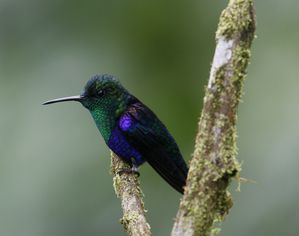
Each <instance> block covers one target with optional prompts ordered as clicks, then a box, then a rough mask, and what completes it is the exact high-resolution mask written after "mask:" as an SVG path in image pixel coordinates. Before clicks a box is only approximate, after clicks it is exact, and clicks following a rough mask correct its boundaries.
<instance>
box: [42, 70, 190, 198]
mask: <svg viewBox="0 0 299 236" xmlns="http://www.w3.org/2000/svg"><path fill="white" fill-rule="evenodd" d="M66 101H77V102H80V103H81V104H82V105H83V106H84V107H85V108H87V109H88V110H89V112H90V113H91V116H92V117H93V119H94V121H95V124H96V126H97V128H98V129H99V131H100V133H101V135H102V136H103V138H104V140H105V143H106V144H107V146H108V147H109V148H110V149H111V150H112V151H113V152H114V153H115V154H116V155H118V156H119V157H120V158H121V159H122V160H123V161H125V162H126V163H128V164H129V165H130V167H131V169H130V170H129V171H132V172H137V173H138V175H139V172H138V167H139V166H140V165H142V164H143V163H144V162H148V163H149V164H150V166H151V167H152V168H153V169H154V170H155V171H156V172H157V173H158V174H159V175H160V176H161V177H162V178H163V179H164V180H165V181H166V182H167V183H168V184H170V185H171V186H172V187H173V188H174V189H176V190H177V191H178V192H180V193H183V192H184V186H185V183H186V178H187V174H188V167H187V165H186V162H185V161H184V159H183V157H182V154H181V152H180V150H179V147H178V145H177V143H176V141H175V140H174V138H173V137H172V135H171V134H170V133H169V131H168V130H167V128H166V126H165V125H164V124H163V123H162V122H161V121H160V120H159V118H158V117H157V116H156V115H155V113H154V112H153V111H152V110H151V109H150V108H148V107H147V106H146V105H145V104H143V103H142V102H141V101H140V100H138V99H137V98H136V97H135V96H133V95H132V94H131V93H130V92H128V90H126V89H125V88H124V87H123V86H122V85H121V83H120V82H119V81H118V80H117V79H116V78H115V77H113V76H111V75H107V74H103V75H94V76H92V77H91V79H90V80H89V81H88V82H87V83H86V85H85V87H84V89H83V92H82V93H81V94H80V95H78V96H70V97H63V98H58V99H53V100H49V101H47V102H45V103H43V105H47V104H52V103H58V102H66ZM124 171H127V170H124Z"/></svg>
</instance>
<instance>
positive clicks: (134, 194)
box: [111, 152, 151, 236]
mask: <svg viewBox="0 0 299 236" xmlns="http://www.w3.org/2000/svg"><path fill="white" fill-rule="evenodd" d="M126 168H130V166H129V165H128V164H126V163H125V162H123V161H122V160H121V159H120V158H119V157H118V156H116V155H115V154H114V153H112V152H111V172H112V174H113V186H114V189H115V193H116V195H117V197H118V198H120V200H121V207H122V210H123V217H122V219H121V223H122V224H123V225H124V228H125V230H126V231H127V233H128V235H130V236H150V235H151V231H150V225H149V224H148V223H147V221H146V218H145V209H144V203H143V200H142V192H141V189H140V187H139V180H138V177H137V176H136V175H135V174H132V173H122V174H121V175H120V174H118V173H119V171H121V170H123V169H126Z"/></svg>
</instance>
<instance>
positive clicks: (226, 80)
mask: <svg viewBox="0 0 299 236" xmlns="http://www.w3.org/2000/svg"><path fill="white" fill-rule="evenodd" d="M254 32H255V15H254V8H253V0H230V1H229V4H228V6H227V8H226V9H225V10H224V11H223V12H222V14H221V16H220V20H219V25H218V29H217V32H216V44H217V45H216V49H215V54H214V59H213V63H212V67H211V71H210V77H209V82H208V86H207V88H206V94H205V97H204V104H203V110H202V114H201V117H200V121H199V124H198V134H197V137H196V142H195V150H194V153H193V158H192V160H191V163H190V170H189V174H188V178H187V184H186V187H185V193H184V196H183V198H182V200H181V203H180V207H179V210H178V213H177V216H176V220H175V224H174V227H173V230H172V236H190V235H200V236H206V235H211V234H213V233H215V230H216V229H213V224H214V223H215V222H219V221H222V220H223V219H224V217H225V216H226V215H227V214H228V211H229V209H230V208H231V207H232V199H231V196H230V193H229V192H228V190H227V187H228V185H229V182H230V179H231V178H232V177H235V176H237V175H238V173H239V171H240V169H241V168H240V165H239V163H238V161H237V159H236V154H237V147H236V137H237V133H236V120H237V106H238V103H239V101H240V98H241V95H242V87H243V83H244V78H245V76H246V68H247V66H248V63H249V58H250V47H251V43H252V41H253V39H254Z"/></svg>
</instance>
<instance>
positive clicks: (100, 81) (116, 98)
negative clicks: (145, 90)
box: [44, 74, 129, 112]
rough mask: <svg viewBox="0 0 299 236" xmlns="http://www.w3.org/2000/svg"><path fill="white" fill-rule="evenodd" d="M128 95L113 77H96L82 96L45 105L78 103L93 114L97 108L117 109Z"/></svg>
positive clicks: (66, 98) (88, 84)
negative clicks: (67, 102) (68, 102)
mask: <svg viewBox="0 0 299 236" xmlns="http://www.w3.org/2000/svg"><path fill="white" fill-rule="evenodd" d="M128 95H129V94H128V92H127V90H126V89H125V88H124V87H123V86H122V85H121V84H120V83H119V81H118V80H116V79H115V78H114V77H113V76H111V75H106V74H105V75H95V76H93V77H91V79H90V80H89V81H88V82H87V83H86V85H85V87H84V90H83V92H82V93H81V94H80V95H77V96H70V97H63V98H58V99H53V100H49V101H47V102H45V103H44V105H47V104H52V103H58V102H66V101H77V102H80V103H81V104H82V105H83V106H84V107H86V108H87V109H88V110H90V111H91V112H92V111H93V110H95V109H97V108H98V109H101V108H102V109H107V108H111V109H113V107H114V109H117V108H119V105H120V104H121V103H123V100H124V99H126V97H127V96H128Z"/></svg>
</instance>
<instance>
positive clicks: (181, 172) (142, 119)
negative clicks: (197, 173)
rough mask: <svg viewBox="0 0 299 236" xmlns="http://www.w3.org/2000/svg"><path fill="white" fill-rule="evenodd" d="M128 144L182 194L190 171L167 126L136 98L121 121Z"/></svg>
mask: <svg viewBox="0 0 299 236" xmlns="http://www.w3.org/2000/svg"><path fill="white" fill-rule="evenodd" d="M119 127H120V129H121V130H122V132H123V134H124V136H125V137H126V139H127V141H128V142H129V143H130V144H131V145H132V146H133V147H134V148H135V149H136V150H137V151H138V152H139V153H140V154H141V155H142V157H143V158H144V159H145V160H146V161H147V162H148V163H149V164H150V165H151V166H152V167H153V168H154V169H155V170H156V171H157V172H158V173H159V174H160V175H161V176H162V177H163V178H164V179H165V180H166V181H167V182H168V183H169V184H170V185H171V186H172V187H174V188H175V189H176V190H177V191H179V192H181V193H183V191H184V190H183V187H184V186H185V183H186V178H187V173H188V168H187V165H186V163H185V161H184V159H183V157H182V155H181V152H180V150H179V148H178V146H177V144H176V142H175V140H174V138H173V137H172V136H171V134H170V133H169V131H168V130H167V128H166V127H165V125H164V124H163V123H162V122H161V121H160V120H159V119H158V117H157V116H156V115H155V114H154V113H153V112H152V111H151V110H150V109H149V108H148V107H147V106H145V105H144V104H143V103H141V102H140V101H139V100H137V99H136V98H134V100H133V102H132V103H131V104H130V105H129V106H128V108H127V109H126V111H125V112H124V113H123V114H122V116H121V117H120V119H119Z"/></svg>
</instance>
